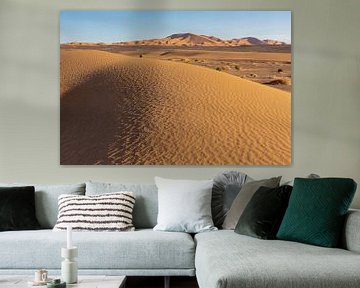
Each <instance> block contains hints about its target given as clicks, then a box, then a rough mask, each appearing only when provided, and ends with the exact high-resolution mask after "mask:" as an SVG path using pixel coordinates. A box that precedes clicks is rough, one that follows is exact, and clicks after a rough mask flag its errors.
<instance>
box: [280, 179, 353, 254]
mask: <svg viewBox="0 0 360 288" xmlns="http://www.w3.org/2000/svg"><path fill="white" fill-rule="evenodd" d="M355 191H356V183H355V182H354V180H352V179H348V178H318V179H303V178H295V181H294V188H293V191H292V193H291V197H290V200H289V206H288V208H287V210H286V213H285V216H284V219H283V221H282V223H281V225H280V229H279V232H278V233H277V238H278V239H280V240H288V241H297V242H302V243H306V244H312V245H317V246H323V247H337V246H338V244H339V239H340V236H341V230H342V226H343V223H344V218H345V214H346V213H347V211H348V209H349V207H350V204H351V201H352V199H353V197H354V194H355Z"/></svg>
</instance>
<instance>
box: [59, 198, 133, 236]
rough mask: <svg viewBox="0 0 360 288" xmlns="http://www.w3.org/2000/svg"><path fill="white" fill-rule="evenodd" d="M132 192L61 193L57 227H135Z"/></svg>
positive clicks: (75, 228)
mask: <svg viewBox="0 0 360 288" xmlns="http://www.w3.org/2000/svg"><path fill="white" fill-rule="evenodd" d="M134 204H135V197H134V194H133V193H132V192H117V193H106V194H102V195H96V196H74V195H66V194H65V195H61V196H60V197H59V216H58V220H57V223H56V225H55V227H54V230H55V231H59V230H66V229H67V226H69V225H70V226H72V229H73V230H74V231H133V230H134V226H133V223H132V212H133V208H134Z"/></svg>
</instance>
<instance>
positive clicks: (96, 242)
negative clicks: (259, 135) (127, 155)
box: [0, 182, 360, 288]
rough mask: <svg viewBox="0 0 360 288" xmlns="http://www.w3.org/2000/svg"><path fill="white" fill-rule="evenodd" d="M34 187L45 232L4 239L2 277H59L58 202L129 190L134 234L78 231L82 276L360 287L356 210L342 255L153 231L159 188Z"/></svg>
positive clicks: (234, 237)
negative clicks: (38, 273)
mask: <svg viewBox="0 0 360 288" xmlns="http://www.w3.org/2000/svg"><path fill="white" fill-rule="evenodd" d="M1 185H2V186H4V185H8V186H12V185H13V184H0V186H1ZM54 187H55V188H54ZM35 188H36V193H35V204H36V207H37V211H40V212H39V213H40V214H37V217H38V218H39V221H40V223H41V225H42V226H43V228H44V229H42V230H37V231H15V232H0V275H5V274H27V273H33V271H34V270H35V269H39V268H46V269H48V270H49V271H50V273H51V274H58V273H60V263H61V261H62V259H61V257H60V248H61V247H65V245H66V235H65V232H53V231H52V230H51V229H49V228H51V227H52V226H53V225H54V224H55V223H54V221H55V220H54V219H55V218H54V217H56V214H57V210H56V208H54V207H57V197H58V195H60V194H63V193H71V194H84V193H86V194H87V195H94V194H99V193H106V192H115V191H124V190H127V191H133V192H134V193H135V195H136V204H135V207H134V225H135V227H136V228H137V229H136V231H134V232H74V233H73V241H74V245H76V246H78V249H79V250H78V251H79V257H78V259H77V260H78V265H79V273H80V274H105V275H129V276H131V275H133V276H194V275H196V277H197V281H198V283H199V286H200V288H223V287H224V288H232V287H239V288H240V287H241V288H242V287H252V288H253V287H275V288H276V287H287V288H291V287H294V288H298V287H299V288H300V287H301V288H302V287H360V272H359V271H360V211H350V212H349V214H348V216H347V220H346V223H345V229H344V241H343V249H328V248H321V247H316V246H311V245H305V244H300V243H295V242H286V241H278V240H274V241H269V240H259V239H255V238H251V237H247V236H241V235H238V234H236V233H234V232H233V231H229V230H220V231H215V232H206V233H200V234H197V235H195V236H194V237H192V236H191V235H189V234H187V233H177V232H159V231H153V230H152V227H154V226H155V224H156V219H157V190H156V186H155V185H124V184H106V183H93V182H88V183H86V189H85V184H82V185H81V184H80V185H75V186H74V185H62V186H53V187H52V186H43V185H36V186H35ZM54 205H55V206H54ZM0 277H1V276H0ZM165 283H168V282H167V281H166V282H165Z"/></svg>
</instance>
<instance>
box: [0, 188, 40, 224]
mask: <svg viewBox="0 0 360 288" xmlns="http://www.w3.org/2000/svg"><path fill="white" fill-rule="evenodd" d="M34 194H35V189H34V187H32V186H26V187H0V231H12V230H34V229H39V228H40V225H39V222H38V221H37V219H36V215H35V195H34Z"/></svg>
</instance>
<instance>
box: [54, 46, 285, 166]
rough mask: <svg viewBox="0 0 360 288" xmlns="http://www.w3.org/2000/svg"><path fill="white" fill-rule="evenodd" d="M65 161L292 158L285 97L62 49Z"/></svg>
mask: <svg viewBox="0 0 360 288" xmlns="http://www.w3.org/2000/svg"><path fill="white" fill-rule="evenodd" d="M60 158H61V164H241V165H283V164H290V162H291V96H290V93H287V92H283V91H280V90H277V89H274V88H271V87H266V86H264V85H261V84H257V83H254V82H251V81H247V80H244V79H241V78H239V77H236V76H232V75H229V74H226V73H223V72H218V71H215V70H213V69H208V68H205V67H200V66H195V65H190V64H184V63H178V62H171V61H165V60H158V59H147V58H139V57H130V56H125V55H121V54H113V53H108V52H102V51H92V50H81V49H76V50H63V49H62V51H61V157H60Z"/></svg>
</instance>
